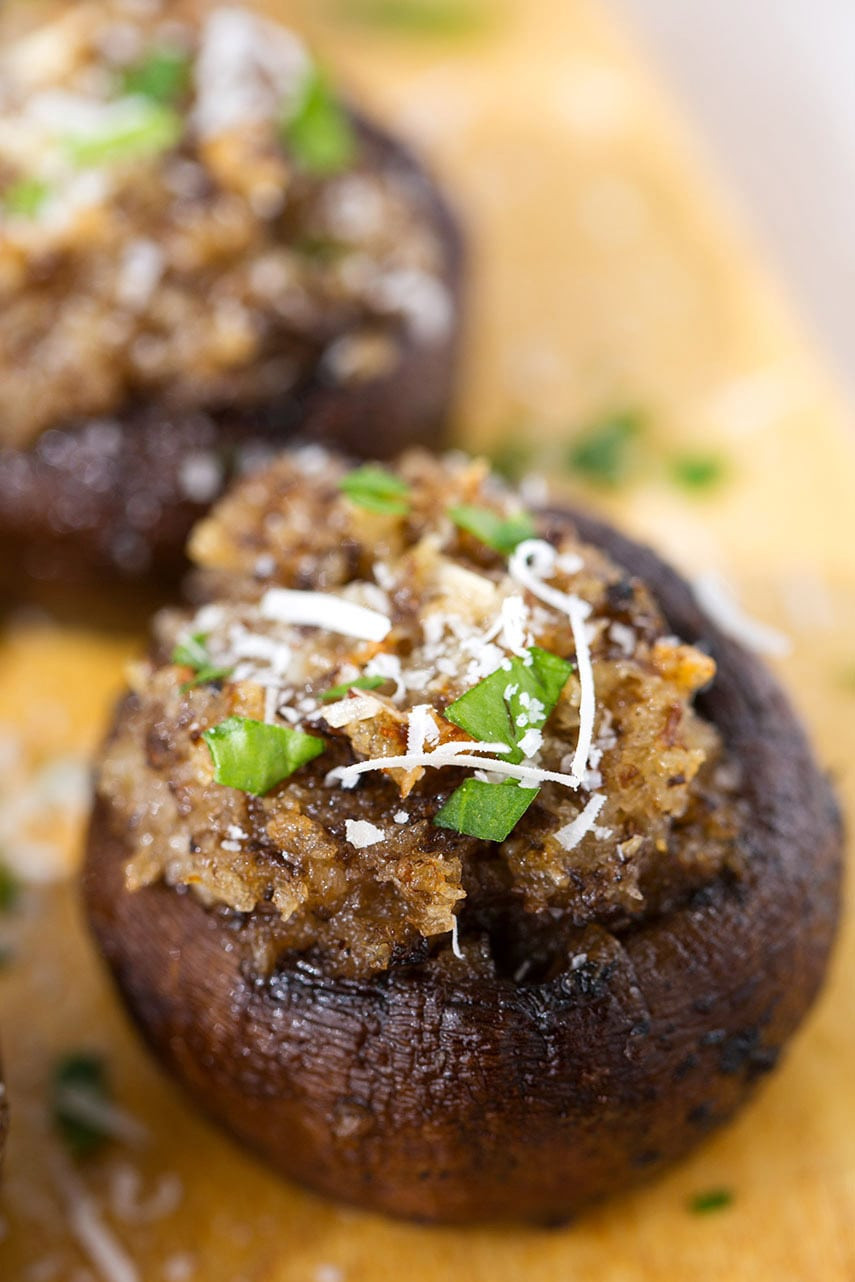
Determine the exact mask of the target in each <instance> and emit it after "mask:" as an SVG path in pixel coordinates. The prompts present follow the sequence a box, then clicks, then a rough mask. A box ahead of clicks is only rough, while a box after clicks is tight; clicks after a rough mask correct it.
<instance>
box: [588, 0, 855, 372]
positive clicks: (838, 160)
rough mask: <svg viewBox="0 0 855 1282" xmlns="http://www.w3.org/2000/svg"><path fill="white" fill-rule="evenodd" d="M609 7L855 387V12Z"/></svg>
mask: <svg viewBox="0 0 855 1282" xmlns="http://www.w3.org/2000/svg"><path fill="white" fill-rule="evenodd" d="M606 3H607V4H608V5H609V6H610V7H611V8H613V9H614V10H615V11H616V12H617V13H618V14H619V15H620V16H621V17H622V18H624V19H625V20H627V21H628V23H629V25H630V27H631V28H632V29H633V31H634V34H635V35H636V36H637V37H638V38H639V39H640V41H641V42H642V43H643V44H644V45H646V47H647V51H648V54H649V55H651V57H652V61H653V62H654V63H655V64H656V65H657V67H658V70H659V71H660V73H661V74H662V75H663V76H664V78H665V79H666V80H667V81H668V82H669V83H670V85H671V87H672V88H674V89H676V91H677V93H678V94H679V96H680V97H681V98H682V101H683V103H684V105H685V106H686V107H687V108H688V110H689V113H690V115H691V116H692V117H693V118H694V124H695V126H696V128H699V129H700V132H701V136H702V137H705V139H706V143H707V147H708V150H709V151H710V152H711V153H712V155H713V157H714V160H715V163H716V166H717V168H718V171H719V173H722V174H723V175H724V176H725V177H726V178H729V179H730V185H731V190H732V191H733V192H735V193H736V196H737V199H741V202H742V204H743V207H744V208H743V213H747V215H748V219H749V222H750V224H752V225H753V228H754V231H755V239H757V240H759V241H761V242H762V244H763V246H764V251H765V253H766V255H767V257H768V256H769V255H770V254H771V255H772V257H773V258H774V259H775V260H776V265H777V267H778V269H779V273H780V274H781V275H782V276H783V277H784V279H785V281H786V282H787V283H788V284H789V287H790V290H791V293H792V294H793V295H794V296H795V298H796V300H797V302H798V304H799V307H800V311H801V314H802V317H803V318H804V319H805V320H807V322H808V323H809V324H812V325H813V327H814V329H815V331H816V332H817V333H818V334H819V336H820V338H821V339H822V341H823V343H824V346H825V348H826V350H827V351H828V352H830V353H831V355H832V358H833V359H834V360H835V361H836V364H837V367H838V372H840V373H842V374H843V375H844V377H845V378H846V380H847V381H848V384H849V389H850V391H853V390H855V323H853V321H855V304H853V298H854V297H855V234H853V229H855V71H854V70H853V69H855V4H853V3H852V0H748V3H746V0H716V2H715V3H713V4H710V3H709V0H606Z"/></svg>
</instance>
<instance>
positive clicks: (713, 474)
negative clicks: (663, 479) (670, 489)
mask: <svg viewBox="0 0 855 1282" xmlns="http://www.w3.org/2000/svg"><path fill="white" fill-rule="evenodd" d="M726 472H727V466H726V464H725V462H724V459H723V458H721V456H720V455H718V454H678V455H677V456H676V457H675V458H673V459H672V460H671V466H670V473H671V479H672V480H673V481H674V483H675V484H676V485H680V486H682V487H683V489H686V490H695V491H701V490H710V489H714V488H715V487H716V486H717V485H718V484H720V482H721V481H722V480H723V479H724V477H725V475H726Z"/></svg>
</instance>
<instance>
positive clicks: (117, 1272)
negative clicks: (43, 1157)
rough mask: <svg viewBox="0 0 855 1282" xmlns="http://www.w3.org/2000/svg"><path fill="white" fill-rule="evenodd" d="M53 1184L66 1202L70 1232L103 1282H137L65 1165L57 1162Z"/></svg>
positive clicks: (122, 1251)
mask: <svg viewBox="0 0 855 1282" xmlns="http://www.w3.org/2000/svg"><path fill="white" fill-rule="evenodd" d="M56 1181H57V1184H58V1185H59V1187H60V1190H61V1192H62V1194H63V1196H64V1198H65V1200H66V1204H67V1208H68V1224H69V1227H70V1229H71V1232H72V1233H73V1235H74V1237H75V1238H76V1239H77V1242H78V1244H79V1245H80V1247H81V1250H82V1251H83V1252H84V1254H85V1255H86V1257H87V1259H88V1260H89V1262H90V1263H91V1264H92V1266H93V1268H94V1269H95V1270H96V1272H97V1273H98V1275H99V1276H100V1277H101V1278H102V1279H103V1282H140V1275H139V1273H138V1271H137V1267H136V1265H135V1264H134V1262H133V1260H131V1258H130V1256H129V1255H128V1254H127V1252H126V1251H125V1248H124V1247H123V1246H122V1244H121V1243H120V1242H119V1241H118V1239H117V1238H116V1237H115V1235H114V1234H113V1232H112V1230H111V1229H109V1228H108V1227H107V1225H106V1224H105V1223H104V1221H103V1219H102V1218H101V1215H100V1212H99V1209H98V1205H97V1203H96V1202H95V1200H94V1198H92V1197H91V1196H90V1194H89V1193H88V1192H87V1191H86V1189H85V1188H84V1187H83V1185H82V1183H81V1182H80V1180H79V1179H78V1177H77V1175H76V1174H75V1173H74V1172H73V1171H72V1170H71V1168H70V1167H67V1166H66V1164H65V1163H63V1164H62V1165H61V1166H60V1164H59V1162H57V1165H56Z"/></svg>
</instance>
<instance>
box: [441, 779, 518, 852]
mask: <svg viewBox="0 0 855 1282" xmlns="http://www.w3.org/2000/svg"><path fill="white" fill-rule="evenodd" d="M539 791H540V789H539V788H521V787H520V786H519V784H517V783H514V781H513V779H505V780H504V781H503V782H502V783H485V782H484V781H483V780H482V779H467V780H466V781H465V782H464V783H462V784H461V785H460V787H459V788H458V789H457V791H456V792H453V793H452V794H451V796H450V797H449V798H448V801H447V802H446V803H445V805H444V806H443V807H442V809H441V810H440V811H439V813H438V814H437V815H436V817H435V818H434V823H435V824H436V826H437V827H438V828H451V829H453V831H454V832H460V833H463V834H464V835H465V836H467V837H479V838H480V839H481V841H504V840H505V838H506V837H507V836H509V834H510V833H512V832H513V830H514V828H515V827H516V826H517V824H518V823H519V821H520V819H522V817H523V815H524V814H525V812H526V811H527V810H528V808H529V806H530V805H531V803H532V802H533V801H534V799H535V797H536V796H537V794H538V792H539Z"/></svg>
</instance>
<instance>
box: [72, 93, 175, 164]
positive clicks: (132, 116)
mask: <svg viewBox="0 0 855 1282" xmlns="http://www.w3.org/2000/svg"><path fill="white" fill-rule="evenodd" d="M118 105H120V104H117V106H118ZM121 106H122V107H123V108H124V109H123V110H122V111H121V112H117V113H116V117H115V119H114V120H112V121H108V123H107V124H105V126H104V127H103V128H102V129H100V130H97V131H95V132H93V133H91V134H77V135H73V136H71V137H69V138H66V140H65V147H66V150H67V151H68V154H69V156H70V157H71V159H72V160H73V161H74V163H75V164H76V165H79V166H81V168H82V167H89V166H94V165H109V164H112V163H113V162H115V161H128V160H135V159H139V158H142V157H144V156H152V155H157V154H158V153H159V152H161V151H168V150H169V149H170V147H174V146H175V144H176V143H177V142H178V141H179V139H180V138H181V134H182V132H183V125H182V121H181V117H180V116H179V115H178V114H177V113H176V112H175V111H173V110H172V108H171V107H166V106H164V105H163V104H162V103H158V102H153V101H151V100H149V99H147V98H126V99H123V100H122V102H121Z"/></svg>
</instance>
